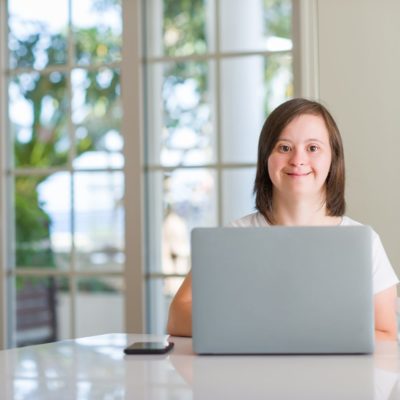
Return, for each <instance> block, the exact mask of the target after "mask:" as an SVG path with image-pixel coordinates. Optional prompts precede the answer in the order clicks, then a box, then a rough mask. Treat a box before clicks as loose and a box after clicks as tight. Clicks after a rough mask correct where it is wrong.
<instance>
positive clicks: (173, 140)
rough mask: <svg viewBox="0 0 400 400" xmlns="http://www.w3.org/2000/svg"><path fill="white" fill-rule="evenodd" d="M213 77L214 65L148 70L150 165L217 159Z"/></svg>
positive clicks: (189, 65) (151, 68)
mask: <svg viewBox="0 0 400 400" xmlns="http://www.w3.org/2000/svg"><path fill="white" fill-rule="evenodd" d="M212 76H213V64H211V63H205V62H187V63H177V64H171V63H169V64H164V65H153V66H151V67H149V79H148V95H149V96H148V103H147V104H148V114H147V115H148V118H147V121H148V132H149V138H148V141H147V155H148V162H149V163H150V164H161V165H164V166H175V165H202V164H205V163H209V162H212V161H213V160H214V159H215V150H214V148H213V147H214V146H213V145H214V141H215V139H214V134H215V133H214V128H213V114H214V113H213V85H212ZM157 105H158V107H157Z"/></svg>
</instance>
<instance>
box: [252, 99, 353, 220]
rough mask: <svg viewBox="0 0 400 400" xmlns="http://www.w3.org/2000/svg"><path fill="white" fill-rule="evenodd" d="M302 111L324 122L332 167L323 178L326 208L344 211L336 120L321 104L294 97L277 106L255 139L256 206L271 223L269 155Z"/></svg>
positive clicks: (336, 213) (334, 212)
mask: <svg viewBox="0 0 400 400" xmlns="http://www.w3.org/2000/svg"><path fill="white" fill-rule="evenodd" d="M303 114H312V115H318V116H321V117H322V118H323V120H324V121H325V125H326V128H327V130H328V133H329V143H330V146H331V151H332V161H331V167H330V170H329V173H328V176H327V178H326V182H325V184H326V209H327V212H328V215H330V216H335V217H337V216H342V215H343V214H344V212H345V208H346V203H345V199H344V186H345V170H344V151H343V144H342V138H341V136H340V132H339V129H338V127H337V125H336V122H335V120H334V119H333V117H332V115H331V114H330V113H329V111H328V110H327V109H326V108H325V107H324V106H323V105H322V104H320V103H318V102H316V101H310V100H306V99H303V98H296V99H292V100H289V101H286V102H285V103H283V104H281V105H280V106H278V107H277V108H276V109H275V110H274V111H272V113H271V114H270V115H269V116H268V118H267V119H266V121H265V123H264V126H263V127H262V129H261V133H260V139H259V142H258V160H257V173H256V179H255V182H254V194H255V196H256V209H257V210H258V211H260V212H261V214H263V215H264V217H265V218H266V219H267V221H269V222H270V223H272V224H273V223H274V220H273V214H272V190H273V185H272V181H271V178H270V176H269V171H268V158H269V156H270V154H271V153H272V151H273V149H274V147H275V145H276V143H277V141H278V139H279V137H280V135H281V133H282V131H283V130H284V129H285V127H286V126H287V125H288V124H289V123H290V122H291V121H292V120H293V119H294V118H296V117H298V116H300V115H303Z"/></svg>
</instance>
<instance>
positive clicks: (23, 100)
mask: <svg viewBox="0 0 400 400" xmlns="http://www.w3.org/2000/svg"><path fill="white" fill-rule="evenodd" d="M1 5H2V11H3V10H4V12H3V13H2V15H1V17H2V23H1V26H2V27H3V26H7V27H8V29H7V32H8V34H7V38H6V40H5V41H4V42H3V43H2V46H3V48H4V50H5V51H3V52H2V54H5V55H6V57H5V58H4V60H3V63H4V70H5V75H4V76H2V94H3V97H4V98H5V99H6V101H5V104H7V107H4V108H3V112H4V115H2V120H5V121H6V122H3V125H2V132H1V134H2V137H3V141H2V143H6V146H7V151H6V152H4V153H2V155H7V157H6V161H5V160H2V166H3V168H4V169H5V176H3V177H2V182H3V185H2V187H3V188H4V187H6V188H7V192H6V193H7V198H6V205H5V206H4V207H3V209H5V210H6V212H5V214H7V219H8V220H7V228H6V230H7V235H4V237H6V238H7V257H6V266H5V268H6V276H7V282H8V286H7V287H8V310H9V324H8V326H9V332H8V334H9V345H15V344H16V345H23V344H32V343H42V342H46V341H51V340H56V339H64V338H70V337H81V336H87V335H90V334H99V333H103V332H112V331H124V330H125V328H124V325H125V324H124V294H125V286H124V285H125V283H124V279H123V276H124V271H125V208H124V203H123V197H124V190H125V183H124V180H125V178H124V155H123V147H124V140H123V136H122V134H121V121H122V103H121V82H120V81H121V79H120V71H121V59H122V56H121V52H122V12H121V2H120V1H119V0H79V1H78V0H60V1H51V0H37V1H35V2H32V1H30V0H8V2H6V1H5V0H1ZM5 108H7V110H5ZM4 116H5V117H6V118H5V119H4V118H3V117H4ZM4 183H5V184H4ZM3 198H4V196H3ZM105 314H106V315H107V318H104V315H105Z"/></svg>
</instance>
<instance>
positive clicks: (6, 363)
mask: <svg viewBox="0 0 400 400" xmlns="http://www.w3.org/2000/svg"><path fill="white" fill-rule="evenodd" d="M165 338H166V337H165V336H157V335H136V334H122V333H116V334H107V335H100V336H92V337H87V338H82V339H76V340H65V341H60V342H55V343H50V344H43V345H37V346H27V347H22V348H18V349H11V350H4V351H0V377H1V378H0V379H1V387H2V389H1V394H0V398H1V399H30V400H33V399H41V400H42V399H57V400H61V399H192V398H194V399H267V398H268V399H352V400H354V399H362V400H365V399H374V400H376V399H379V400H380V399H385V400H386V399H399V398H400V384H398V381H399V373H400V362H399V361H400V356H399V354H400V353H399V347H398V344H397V343H394V342H393V343H391V342H378V343H377V345H376V351H375V353H374V354H373V355H317V356H316V355H312V356H304V355H296V356H288V355H273V356H269V355H254V356H251V355H240V356H232V355H229V356H198V355H195V354H194V353H193V351H192V341H191V339H188V338H177V337H171V338H169V340H171V341H173V342H175V347H174V349H173V350H172V351H171V352H170V353H168V354H166V355H129V356H127V355H125V354H124V353H123V348H124V347H126V346H127V345H128V344H131V343H133V342H134V341H151V340H162V339H165Z"/></svg>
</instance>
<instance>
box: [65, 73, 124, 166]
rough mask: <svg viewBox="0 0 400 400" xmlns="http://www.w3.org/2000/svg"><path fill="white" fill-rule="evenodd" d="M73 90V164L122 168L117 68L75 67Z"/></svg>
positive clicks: (120, 113)
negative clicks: (74, 138)
mask: <svg viewBox="0 0 400 400" xmlns="http://www.w3.org/2000/svg"><path fill="white" fill-rule="evenodd" d="M72 90H73V98H72V121H73V123H74V124H75V126H76V140H77V155H78V158H77V159H75V160H74V167H75V168H77V169H79V168H86V169H87V168H90V169H92V168H122V167H123V165H124V160H123V155H122V149H123V139H122V136H121V132H120V129H121V118H122V107H121V88H120V74H119V71H118V70H112V69H108V68H104V69H100V70H98V71H85V70H83V69H75V70H73V72H72ZM82 153H84V154H82Z"/></svg>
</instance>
